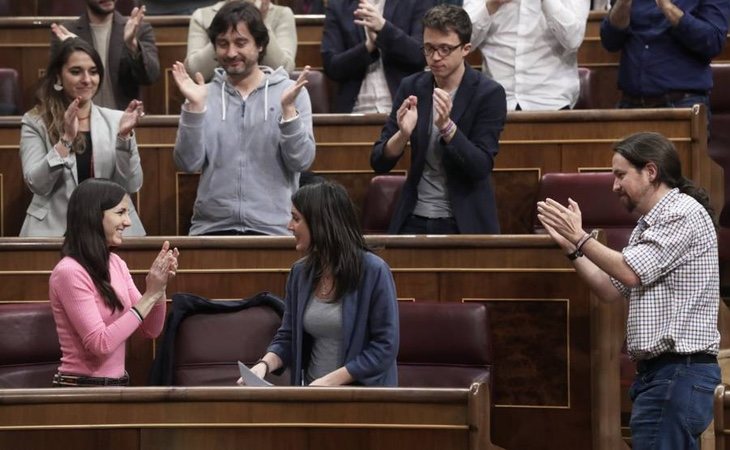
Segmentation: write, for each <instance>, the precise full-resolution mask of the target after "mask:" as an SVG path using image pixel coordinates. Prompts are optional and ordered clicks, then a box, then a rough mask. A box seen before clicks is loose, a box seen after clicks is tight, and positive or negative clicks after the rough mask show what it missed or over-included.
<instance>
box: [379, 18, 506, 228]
mask: <svg viewBox="0 0 730 450" xmlns="http://www.w3.org/2000/svg"><path fill="white" fill-rule="evenodd" d="M423 27H424V29H423V54H424V55H425V56H426V61H427V63H428V68H429V70H427V71H423V72H420V73H417V74H414V75H411V76H409V77H406V78H405V79H404V80H403V82H402V83H401V85H400V87H399V88H398V92H397V94H396V96H395V98H394V105H393V110H392V111H391V113H390V117H389V118H388V121H387V122H386V124H385V126H384V127H383V131H382V133H381V135H380V139H379V140H378V141H377V142H376V143H375V145H374V147H373V151H372V154H371V155H370V164H371V166H372V167H373V169H375V171H376V172H378V173H383V172H388V171H390V170H391V169H392V168H393V167H394V166H395V165H396V163H397V162H398V160H399V159H400V158H401V157H402V156H403V153H404V151H405V147H406V144H407V143H408V142H409V141H410V147H411V169H410V170H409V172H408V178H407V179H406V183H405V185H404V187H403V191H402V193H401V197H400V200H399V201H398V206H397V207H396V211H395V213H394V214H393V218H392V220H391V222H390V227H389V229H388V232H389V233H394V234H398V233H399V234H456V233H464V234H485V233H499V222H498V220H497V208H496V205H495V200H494V192H493V190H492V185H491V174H492V168H493V167H494V158H495V157H496V155H497V151H498V149H499V135H500V133H501V132H502V129H503V127H504V120H505V117H506V115H507V111H506V101H505V93H504V89H503V88H502V86H500V85H499V84H498V83H497V82H495V81H493V80H490V79H488V78H486V77H484V76H483V75H482V74H481V73H479V72H478V71H476V70H474V69H472V68H471V67H470V66H469V65H468V64H466V62H465V61H464V58H465V57H466V56H467V55H468V54H469V52H470V51H471V43H470V42H469V40H470V38H471V31H472V25H471V21H470V19H469V16H468V14H467V13H466V12H465V11H464V10H463V9H462V8H460V7H457V6H453V5H447V4H443V5H439V6H436V7H434V8H432V9H430V10H429V11H428V12H427V13H426V15H425V17H424V18H423Z"/></svg>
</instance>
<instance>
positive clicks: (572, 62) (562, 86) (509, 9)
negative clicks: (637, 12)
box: [464, 0, 591, 111]
mask: <svg viewBox="0 0 730 450" xmlns="http://www.w3.org/2000/svg"><path fill="white" fill-rule="evenodd" d="M590 7H591V2H590V0H464V9H466V11H467V12H468V13H469V16H470V17H471V19H472V22H473V24H474V35H473V36H472V44H473V45H474V47H476V48H478V49H479V50H481V52H482V57H483V58H484V70H485V72H486V73H487V74H488V75H489V76H491V77H492V78H494V79H495V80H496V81H497V82H498V83H500V84H501V85H502V86H504V89H505V91H506V92H507V108H508V109H509V110H510V111H514V110H553V111H556V110H559V109H568V108H572V107H573V106H575V103H576V102H577V101H578V94H579V92H580V80H579V77H578V60H577V54H578V48H579V47H580V44H581V43H582V42H583V36H584V35H585V30H586V21H587V20H588V11H589V10H590Z"/></svg>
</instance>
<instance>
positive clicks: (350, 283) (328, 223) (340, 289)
mask: <svg viewBox="0 0 730 450" xmlns="http://www.w3.org/2000/svg"><path fill="white" fill-rule="evenodd" d="M292 204H293V205H294V207H295V208H296V209H297V210H298V211H299V212H300V213H301V214H302V217H303V218H304V220H305V222H306V223H307V226H308V227H309V234H310V245H309V252H308V255H307V258H306V264H307V266H308V267H309V269H310V270H314V284H315V285H316V283H317V282H318V281H319V279H320V278H321V277H322V275H324V271H325V270H330V271H331V273H332V276H333V277H334V279H335V296H336V298H341V297H342V296H343V295H344V294H345V293H346V292H348V291H350V290H353V289H356V288H357V286H358V284H359V282H360V273H361V267H362V252H363V250H367V245H366V244H365V239H364V238H363V236H362V231H361V228H360V221H359V220H358V216H357V213H356V211H355V206H354V205H353V204H352V201H351V200H350V197H349V196H348V195H347V191H346V190H345V188H344V187H342V185H340V184H338V183H335V182H332V181H322V182H320V183H313V184H308V185H306V186H302V187H301V188H300V189H299V190H298V191H297V192H295V193H294V195H292Z"/></svg>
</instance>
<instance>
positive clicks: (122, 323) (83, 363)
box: [49, 178, 178, 386]
mask: <svg viewBox="0 0 730 450" xmlns="http://www.w3.org/2000/svg"><path fill="white" fill-rule="evenodd" d="M130 205H131V201H130V199H129V195H127V193H126V191H125V190H124V188H122V187H121V186H119V185H118V184H116V183H114V182H113V181H109V180H104V179H100V178H89V179H87V180H86V181H84V182H82V183H81V184H79V186H78V187H77V188H76V189H75V190H74V192H73V194H71V198H70V200H69V204H68V214H67V218H66V220H67V224H66V234H65V239H64V241H63V247H62V249H61V254H62V256H63V259H61V261H60V262H59V263H58V264H57V265H56V267H55V268H54V269H53V273H51V279H50V283H49V295H50V299H51V307H52V309H53V318H54V319H55V321H56V330H57V331H58V340H59V342H60V344H61V353H62V356H61V366H60V367H59V368H58V373H57V374H56V375H55V376H54V379H53V385H54V386H105V385H107V386H108V385H112V386H124V385H127V384H129V377H128V375H127V372H126V371H125V370H124V357H125V347H126V346H125V343H126V341H127V338H129V337H130V336H131V335H132V333H134V331H135V330H136V329H137V328H140V329H141V330H142V332H143V333H144V335H145V336H147V337H149V338H154V337H157V336H158V335H159V334H160V332H161V331H162V327H163V325H164V320H165V302H166V296H165V286H166V284H167V280H168V278H169V277H172V276H174V275H175V271H176V270H177V257H178V251H177V248H175V249H173V250H171V249H170V244H169V242H167V241H165V243H164V244H163V245H162V250H160V253H159V254H158V255H157V258H155V261H154V262H153V263H152V267H151V268H150V271H149V273H148V274H147V279H146V284H147V289H146V290H145V293H144V294H140V292H139V290H137V287H136V286H135V285H134V282H133V281H132V276H131V275H130V273H129V269H128V268H127V265H126V264H125V263H124V261H123V260H122V259H121V258H120V257H119V256H117V255H116V254H115V253H112V252H111V249H112V248H114V247H118V246H119V245H121V243H122V233H123V231H124V229H125V228H128V227H129V226H131V221H130V218H129V211H130Z"/></svg>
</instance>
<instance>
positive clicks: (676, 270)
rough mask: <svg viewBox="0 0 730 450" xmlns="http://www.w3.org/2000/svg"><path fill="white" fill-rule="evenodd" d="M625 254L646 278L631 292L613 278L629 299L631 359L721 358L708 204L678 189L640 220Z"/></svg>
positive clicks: (714, 252)
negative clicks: (664, 356) (673, 355)
mask: <svg viewBox="0 0 730 450" xmlns="http://www.w3.org/2000/svg"><path fill="white" fill-rule="evenodd" d="M623 255H624V260H625V261H626V263H627V264H628V265H629V266H630V267H631V268H632V269H633V271H634V272H635V273H636V275H637V276H638V277H639V279H640V280H641V285H639V286H637V287H634V288H629V287H627V286H625V285H624V284H622V283H621V282H619V281H618V280H616V279H613V278H612V279H611V281H612V282H613V284H614V286H616V288H617V289H618V290H619V291H620V292H621V293H622V294H623V295H624V297H626V298H628V299H629V316H628V323H627V326H626V334H627V336H626V337H627V346H628V352H629V355H630V356H631V357H632V358H633V359H635V360H642V359H648V358H653V357H655V356H658V355H660V354H662V353H666V352H673V353H683V354H686V353H695V352H707V353H711V354H717V353H718V350H719V343H720V333H719V332H718V330H717V314H718V308H719V303H720V287H719V286H720V281H719V278H720V275H719V262H718V253H717V233H716V231H715V228H714V225H713V223H712V219H711V218H710V216H709V214H708V213H707V211H705V209H704V208H703V207H702V205H700V204H699V203H698V202H697V201H696V200H695V199H693V198H692V197H690V196H688V195H685V194H682V193H680V192H679V190H678V189H672V190H671V191H670V192H669V193H667V194H666V195H665V196H664V197H663V198H662V199H661V200H660V201H659V202H658V203H657V204H656V205H654V207H653V208H652V209H651V211H649V212H648V213H647V214H646V215H644V216H642V217H641V218H640V219H639V221H638V224H637V226H636V228H634V231H633V232H632V234H631V238H630V239H629V244H628V246H627V247H626V248H624V249H623Z"/></svg>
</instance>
